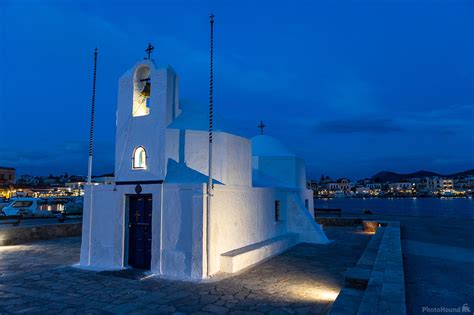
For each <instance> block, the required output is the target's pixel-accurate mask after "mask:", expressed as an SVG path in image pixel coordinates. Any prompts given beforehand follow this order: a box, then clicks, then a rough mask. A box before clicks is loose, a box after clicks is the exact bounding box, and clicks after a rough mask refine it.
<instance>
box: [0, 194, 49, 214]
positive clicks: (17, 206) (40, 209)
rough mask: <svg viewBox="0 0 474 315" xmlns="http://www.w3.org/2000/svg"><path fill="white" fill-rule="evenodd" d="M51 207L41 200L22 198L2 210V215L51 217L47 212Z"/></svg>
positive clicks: (16, 199)
mask: <svg viewBox="0 0 474 315" xmlns="http://www.w3.org/2000/svg"><path fill="white" fill-rule="evenodd" d="M49 210H51V205H48V202H47V201H46V200H44V199H41V198H33V197H22V198H15V200H13V201H12V202H11V203H10V204H9V205H8V206H6V207H4V208H3V209H2V212H3V214H4V215H19V216H21V217H52V216H54V214H53V213H52V212H51V211H49Z"/></svg>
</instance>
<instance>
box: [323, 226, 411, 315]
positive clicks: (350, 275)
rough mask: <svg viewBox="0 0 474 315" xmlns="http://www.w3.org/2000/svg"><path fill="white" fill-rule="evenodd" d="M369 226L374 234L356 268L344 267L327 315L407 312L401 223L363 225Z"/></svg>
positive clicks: (367, 227)
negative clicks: (340, 285) (337, 291)
mask: <svg viewBox="0 0 474 315" xmlns="http://www.w3.org/2000/svg"><path fill="white" fill-rule="evenodd" d="M363 223H365V222H363ZM372 228H374V229H376V233H375V235H374V236H373V237H372V239H371V240H370V241H369V243H368V244H367V247H366V249H365V251H364V253H363V254H362V256H361V257H360V259H359V261H358V262H357V265H356V267H354V268H348V269H347V271H346V274H345V285H344V287H343V289H342V290H341V292H340V293H339V295H338V297H337V299H336V301H334V304H333V306H332V308H331V311H330V314H345V315H346V314H354V315H355V314H358V315H365V314H406V304H405V277H404V273H403V259H402V249H401V240H400V223H399V222H392V221H383V222H376V221H370V222H369V224H364V229H367V230H371V229H372Z"/></svg>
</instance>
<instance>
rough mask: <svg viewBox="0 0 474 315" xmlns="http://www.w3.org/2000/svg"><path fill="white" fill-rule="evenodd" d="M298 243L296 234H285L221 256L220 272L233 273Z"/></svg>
mask: <svg viewBox="0 0 474 315" xmlns="http://www.w3.org/2000/svg"><path fill="white" fill-rule="evenodd" d="M297 242H298V234H292V233H291V234H286V235H282V236H278V237H275V238H271V239H269V240H266V241H263V242H260V243H256V244H252V245H249V246H245V247H242V248H238V249H235V250H232V251H229V252H227V253H224V254H221V272H225V273H234V272H237V271H240V270H242V269H245V268H247V267H249V266H251V265H254V264H255V263H256V262H260V261H262V260H264V259H267V258H270V257H272V256H275V255H278V254H280V253H282V252H284V251H285V250H287V249H289V248H290V247H293V246H294V245H296V244H297Z"/></svg>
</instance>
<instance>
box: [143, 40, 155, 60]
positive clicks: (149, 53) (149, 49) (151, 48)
mask: <svg viewBox="0 0 474 315" xmlns="http://www.w3.org/2000/svg"><path fill="white" fill-rule="evenodd" d="M154 49H155V47H153V45H152V44H151V43H148V47H147V48H146V49H145V51H146V53H147V57H145V59H151V58H150V56H151V53H152V51H153V50H154Z"/></svg>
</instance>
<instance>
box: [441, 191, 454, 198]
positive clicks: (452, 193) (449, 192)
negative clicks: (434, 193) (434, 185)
mask: <svg viewBox="0 0 474 315" xmlns="http://www.w3.org/2000/svg"><path fill="white" fill-rule="evenodd" d="M441 196H442V197H454V196H455V194H454V192H453V191H451V190H445V191H443V192H441Z"/></svg>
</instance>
